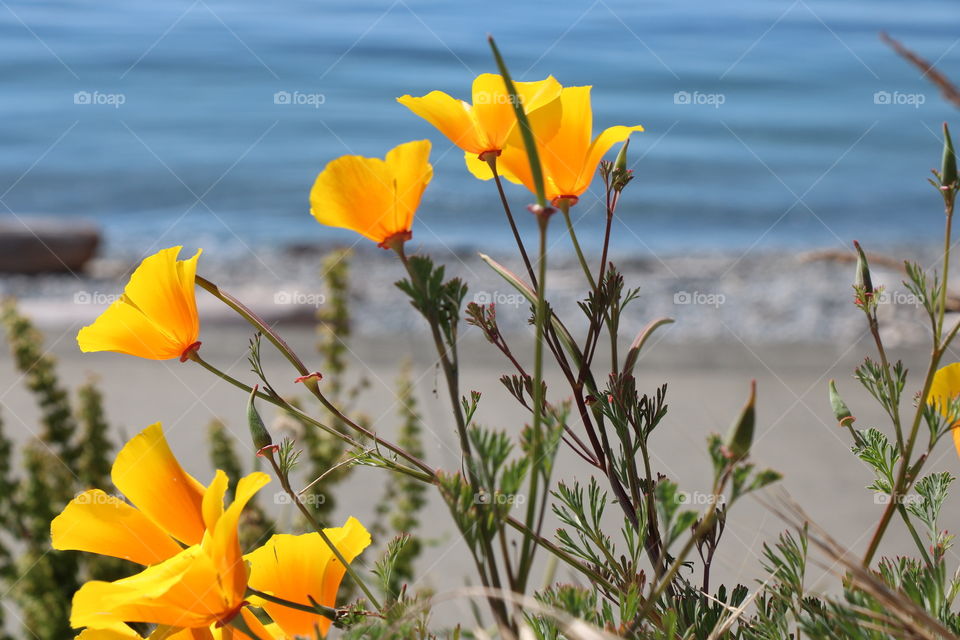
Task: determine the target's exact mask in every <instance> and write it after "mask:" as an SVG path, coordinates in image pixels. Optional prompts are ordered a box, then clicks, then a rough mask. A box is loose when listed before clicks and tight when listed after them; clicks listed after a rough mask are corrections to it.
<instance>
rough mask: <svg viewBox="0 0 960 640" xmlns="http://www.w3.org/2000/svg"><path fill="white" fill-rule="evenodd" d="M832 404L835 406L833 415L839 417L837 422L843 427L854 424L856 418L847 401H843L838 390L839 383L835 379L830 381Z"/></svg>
mask: <svg viewBox="0 0 960 640" xmlns="http://www.w3.org/2000/svg"><path fill="white" fill-rule="evenodd" d="M829 386H830V406H831V407H832V408H833V415H834V417H835V418H836V419H837V422H839V423H840V426H841V427H849V426H850V425H852V424H853V422H854V420H856V418H854V417H853V414H852V413H850V409H849V408H848V407H847V403H846V402H844V401H843V398H841V397H840V393H839V392H838V391H837V383H836V381H835V380H831V381H830V385H829Z"/></svg>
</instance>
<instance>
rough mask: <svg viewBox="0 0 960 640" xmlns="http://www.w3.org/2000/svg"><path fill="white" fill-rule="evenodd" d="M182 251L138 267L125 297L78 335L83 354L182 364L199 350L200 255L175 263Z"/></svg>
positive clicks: (165, 252)
mask: <svg viewBox="0 0 960 640" xmlns="http://www.w3.org/2000/svg"><path fill="white" fill-rule="evenodd" d="M181 248H182V247H171V248H169V249H164V250H162V251H159V252H157V253H155V254H153V255H152V256H150V257H148V258H145V259H144V261H143V262H141V263H140V266H139V267H137V270H136V271H134V272H133V275H132V276H130V282H128V283H127V286H126V288H125V289H124V290H123V295H122V296H121V297H120V298H119V299H118V300H117V301H116V302H114V303H113V304H111V305H110V306H109V307H107V310H106V311H104V312H103V313H102V314H100V317H99V318H97V319H96V321H94V323H93V324H91V325H90V326H87V327H84V328H83V329H81V330H80V333H78V334H77V343H78V344H79V345H80V350H81V351H84V352H89V351H117V352H120V353H127V354H130V355H132V356H138V357H140V358H147V359H149V360H169V359H171V358H180V359H181V360H183V359H185V358H186V356H187V355H188V354H189V353H190V351H191V350H194V349H196V348H198V347H199V346H200V343H199V342H197V338H198V337H199V335H200V318H199V316H198V315H197V302H196V297H195V295H194V293H195V292H194V280H195V278H196V274H197V260H198V259H199V258H200V251H197V253H196V255H194V256H193V257H192V258H190V259H189V260H177V256H178V255H179V254H180V249H181Z"/></svg>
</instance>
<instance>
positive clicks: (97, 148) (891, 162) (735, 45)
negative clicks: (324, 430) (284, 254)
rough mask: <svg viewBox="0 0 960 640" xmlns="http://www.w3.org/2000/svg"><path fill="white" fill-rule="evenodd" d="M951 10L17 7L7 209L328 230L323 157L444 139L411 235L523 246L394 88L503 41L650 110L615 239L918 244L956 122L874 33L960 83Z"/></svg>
mask: <svg viewBox="0 0 960 640" xmlns="http://www.w3.org/2000/svg"><path fill="white" fill-rule="evenodd" d="M958 27H960V7H958V6H957V5H956V3H954V2H949V1H947V0H918V1H915V2H910V3H906V2H902V1H896V0H869V1H867V0H847V1H844V2H838V1H836V0H833V1H828V0H807V1H804V0H739V1H738V2H708V1H704V0H690V1H687V2H676V1H675V0H655V1H647V0H566V1H565V2H556V1H555V0H554V1H550V2H548V1H545V0H517V1H514V2H502V1H498V0H487V1H485V2H476V1H473V0H469V1H468V0H459V1H456V2H453V1H451V0H395V1H392V0H376V1H374V0H349V1H341V2H334V1H325V2H318V1H316V0H309V1H307V0H287V1H285V2H282V3H267V2H262V1H259V0H168V1H166V2H162V3H161V2H145V1H139V2H138V1H133V2H131V1H130V0H102V1H101V2H97V3H90V2H81V1H79V0H59V1H54V0H6V1H5V2H0V69H2V77H3V78H4V87H3V91H2V97H0V131H2V144H0V201H2V202H3V203H4V204H5V205H6V208H4V207H0V215H11V213H10V211H12V212H15V213H16V214H17V215H19V216H28V215H34V214H55V215H64V216H78V217H85V218H94V219H96V220H98V221H99V222H100V223H101V224H102V225H103V227H104V229H105V230H106V234H107V239H108V243H107V251H114V252H117V251H125V250H132V251H134V252H136V253H140V252H142V251H146V250H147V249H148V248H151V247H154V246H158V245H170V244H174V243H185V244H188V245H196V244H204V245H205V246H207V247H208V251H209V247H210V246H211V245H213V246H214V247H218V248H220V249H221V250H223V251H225V252H230V251H238V250H239V251H242V250H245V247H248V246H249V247H260V246H268V245H284V244H290V243H297V244H300V243H305V244H313V243H322V242H324V241H326V240H330V239H338V238H344V237H348V236H344V235H342V234H339V233H337V232H335V231H330V230H328V229H324V228H322V227H320V226H319V225H317V224H316V223H314V222H313V220H312V218H310V217H309V214H308V210H307V195H308V193H309V189H310V186H311V184H312V181H313V179H314V177H315V176H316V173H317V172H318V171H319V170H320V169H321V168H322V167H323V166H324V164H325V163H326V162H328V161H329V160H331V159H333V158H334V157H336V156H338V155H341V154H344V153H360V154H364V155H382V154H383V153H384V152H385V151H386V150H387V149H389V148H390V147H392V146H393V145H395V144H397V143H400V142H403V141H406V140H409V139H413V138H420V137H429V138H431V139H432V140H433V141H434V153H433V161H434V164H435V168H436V174H435V178H434V181H433V183H432V184H431V186H430V187H429V189H428V190H427V194H426V197H425V201H424V206H423V207H422V209H421V212H420V214H418V221H417V223H416V226H415V238H416V239H417V240H418V241H421V242H423V243H426V244H439V243H442V244H445V245H448V246H454V247H461V246H471V247H475V246H482V247H484V248H487V249H488V250H493V249H494V248H496V247H506V244H507V243H508V242H509V239H510V238H509V235H508V231H507V229H506V226H505V224H504V222H503V218H502V213H501V212H500V210H499V208H498V206H497V200H496V197H495V192H494V191H493V187H492V185H491V184H487V183H481V182H478V181H475V180H473V179H472V178H470V177H468V175H467V174H466V172H465V170H464V168H463V164H462V154H461V153H460V152H459V151H458V150H457V149H455V148H453V147H452V145H451V144H450V143H449V142H448V141H447V140H445V139H444V138H443V137H442V136H440V135H439V134H438V133H437V132H435V131H434V130H433V129H432V128H431V127H430V126H429V125H428V124H426V123H425V122H423V121H421V120H419V119H418V118H416V117H415V116H413V115H412V114H411V113H410V112H408V111H407V110H406V109H405V108H404V107H402V106H400V105H398V104H396V103H395V101H394V98H395V97H396V96H399V95H403V94H405V93H411V94H414V95H422V94H423V93H426V92H428V91H430V90H433V89H440V90H444V91H446V92H448V93H451V94H453V95H456V96H458V97H464V98H468V97H469V86H470V82H471V79H472V77H473V75H474V74H476V73H481V72H486V71H493V70H494V67H493V63H492V60H491V57H490V55H489V51H488V49H487V45H486V42H485V36H486V34H487V33H492V34H494V35H495V36H496V37H497V39H498V42H499V43H500V45H501V48H502V49H503V51H504V53H505V55H506V56H507V58H508V62H509V63H510V64H511V67H512V69H513V71H514V73H515V75H516V76H517V77H518V78H519V79H524V80H533V79H539V78H542V77H544V76H545V75H547V74H553V75H555V76H556V77H557V78H558V79H559V80H560V81H561V82H562V83H564V84H566V85H574V84H592V85H593V87H594V89H593V96H594V122H595V129H599V128H601V127H606V126H610V125H613V124H637V123H639V124H643V125H644V126H645V127H646V132H645V133H642V134H639V135H636V136H634V140H633V144H632V146H631V152H632V155H633V157H632V160H633V161H635V162H636V165H635V173H636V180H635V182H634V185H633V186H632V187H631V189H630V191H629V192H628V194H627V196H626V197H625V199H624V202H623V205H622V208H621V211H620V218H619V220H618V221H617V225H616V232H615V249H617V250H619V251H626V252H632V251H635V252H637V253H638V254H648V253H651V252H653V253H661V252H663V253H679V252H684V251H687V250H691V249H692V250H702V249H705V248H719V249H730V250H738V251H739V250H745V249H748V248H751V247H753V248H764V249H777V248H795V247H830V246H837V247H839V246H841V245H846V244H847V243H849V241H850V240H851V239H853V238H858V239H860V240H861V241H865V242H873V243H879V244H898V243H912V242H919V243H923V242H927V241H930V240H932V239H934V238H935V237H936V234H937V233H938V232H939V227H940V221H941V217H942V214H941V213H940V211H939V206H938V204H937V196H936V194H935V193H934V192H933V191H932V189H931V188H930V187H929V185H927V184H926V180H925V178H926V176H927V175H928V171H929V169H930V168H931V167H933V166H935V165H936V164H937V163H938V157H939V153H940V140H939V135H940V134H939V128H940V126H941V123H942V122H943V121H950V122H954V123H957V124H958V129H960V118H958V117H957V115H958V114H957V111H956V110H955V109H954V108H952V107H950V106H949V105H947V104H946V103H945V102H944V101H943V100H942V99H941V98H940V97H939V95H938V92H937V91H936V89H935V88H933V86H932V85H930V84H929V83H928V82H927V81H926V80H924V79H922V78H920V75H919V73H918V72H917V71H916V70H915V69H913V68H912V67H911V66H909V65H908V64H907V63H906V62H905V61H903V60H901V59H900V58H899V57H897V56H896V55H895V54H894V53H893V52H892V51H890V50H889V48H887V47H886V46H885V45H884V44H883V43H882V42H881V41H880V40H879V38H878V32H879V31H881V30H886V31H889V32H890V33H891V34H892V35H893V36H895V37H897V38H899V39H901V40H902V41H903V42H904V43H905V44H907V45H908V46H910V47H912V48H914V49H915V50H916V51H917V52H918V53H919V54H921V55H922V56H924V57H926V58H927V59H929V60H931V61H936V62H937V64H938V65H939V67H940V69H941V70H942V71H944V72H945V73H946V74H947V75H949V76H952V77H955V78H957V79H960V46H958V43H960V29H958ZM278 92H280V95H281V96H282V95H284V94H285V95H286V96H288V97H289V100H287V101H285V100H284V98H282V97H281V98H279V99H278V98H275V95H276V94H278ZM278 102H279V103H278ZM510 194H511V196H512V197H513V199H514V202H515V203H516V205H517V207H518V208H520V207H522V205H523V204H525V203H526V202H528V201H529V196H528V195H527V194H526V193H525V192H524V191H523V190H522V189H521V188H519V187H515V188H512V189H511V191H510ZM595 204H596V199H595V198H592V197H586V198H584V200H583V201H582V203H581V204H580V205H578V211H576V212H577V213H578V216H577V217H578V223H577V224H578V228H579V229H581V233H582V234H583V235H584V236H587V238H586V239H585V242H589V240H590V238H589V236H591V235H592V234H599V232H600V228H601V218H602V213H601V211H600V210H599V209H598V208H597V207H596V206H595ZM521 217H522V218H523V216H521ZM522 222H523V225H524V227H525V228H526V229H528V230H529V229H530V228H531V227H532V225H531V223H530V221H529V220H525V219H522ZM208 255H209V254H208Z"/></svg>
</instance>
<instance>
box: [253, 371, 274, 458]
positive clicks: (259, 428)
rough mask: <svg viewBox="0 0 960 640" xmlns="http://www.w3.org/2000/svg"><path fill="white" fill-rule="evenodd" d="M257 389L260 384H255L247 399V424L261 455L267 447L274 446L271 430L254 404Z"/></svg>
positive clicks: (254, 444)
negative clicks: (268, 429)
mask: <svg viewBox="0 0 960 640" xmlns="http://www.w3.org/2000/svg"><path fill="white" fill-rule="evenodd" d="M257 389H258V386H257V385H254V387H253V389H252V390H251V391H250V398H249V399H248V400H247V424H248V425H249V426H250V437H251V438H252V439H253V446H254V448H255V449H256V450H257V455H260V454H261V452H263V451H264V450H265V449H268V448H269V447H272V446H273V438H271V437H270V432H269V431H267V427H266V425H264V424H263V418H261V417H260V413H259V412H258V411H257V407H256V406H255V405H254V399H255V398H256V397H257Z"/></svg>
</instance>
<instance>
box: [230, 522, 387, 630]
mask: <svg viewBox="0 0 960 640" xmlns="http://www.w3.org/2000/svg"><path fill="white" fill-rule="evenodd" d="M324 533H326V534H327V536H328V537H329V538H330V540H331V542H333V543H334V545H336V547H337V549H338V550H339V551H340V553H341V554H343V557H344V559H345V560H346V561H347V562H351V561H353V559H354V558H356V557H357V556H358V555H359V554H360V552H362V551H363V550H364V549H365V548H366V547H367V546H369V545H370V533H369V532H368V531H367V530H366V529H365V528H364V526H363V525H362V524H360V521H359V520H357V519H356V518H353V517H351V518H349V519H348V520H347V522H346V523H345V524H344V525H343V526H342V527H336V528H329V529H324ZM244 559H245V560H247V561H248V562H249V563H250V583H249V584H250V586H251V587H252V588H254V589H257V590H258V591H263V592H266V593H270V594H271V595H274V596H277V597H279V598H284V599H287V600H291V601H293V602H299V603H303V604H308V603H309V600H308V598H307V596H308V595H309V596H312V597H313V598H314V599H315V600H316V601H317V602H319V603H320V604H322V605H325V606H328V607H335V606H336V599H337V589H339V587H340V581H341V580H342V579H343V576H344V574H345V573H346V568H345V567H344V566H343V565H342V564H341V563H340V562H339V561H338V560H337V559H336V557H335V556H334V555H333V552H332V551H331V550H330V548H329V547H328V546H327V544H326V542H324V540H323V539H322V538H321V537H320V534H318V533H316V532H314V533H307V534H303V535H289V534H277V535H274V536H273V537H272V538H270V540H268V541H267V543H266V544H265V545H263V546H262V547H260V548H259V549H256V550H255V551H252V552H250V553H248V554H247V555H246V556H244ZM251 601H252V604H254V605H257V606H262V607H263V608H264V610H265V611H266V612H267V614H269V615H270V617H271V618H272V619H273V620H274V622H276V623H277V625H278V626H279V627H280V628H281V629H282V630H283V632H284V633H285V634H286V635H287V636H289V637H296V636H306V637H314V636H315V635H316V633H315V629H318V630H319V631H320V633H321V634H323V635H326V633H327V630H328V629H329V628H330V624H331V622H330V620H329V619H328V618H325V617H323V616H319V615H315V614H311V613H307V612H304V611H298V610H296V609H290V608H288V607H283V606H280V605H276V604H273V603H269V602H261V601H258V599H256V598H252V599H251Z"/></svg>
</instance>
